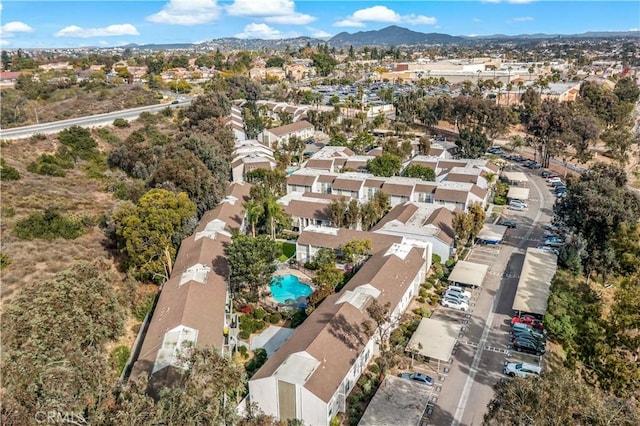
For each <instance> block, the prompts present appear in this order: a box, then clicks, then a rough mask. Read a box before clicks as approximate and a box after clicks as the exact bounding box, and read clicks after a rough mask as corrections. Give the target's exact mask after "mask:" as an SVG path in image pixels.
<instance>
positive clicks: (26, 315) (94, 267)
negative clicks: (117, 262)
mask: <svg viewBox="0 0 640 426" xmlns="http://www.w3.org/2000/svg"><path fill="white" fill-rule="evenodd" d="M110 270H111V267H110V265H109V264H108V263H107V262H104V261H94V262H92V263H88V262H78V263H76V264H75V265H73V267H72V268H71V269H68V270H64V271H62V272H59V273H57V274H56V275H55V276H54V277H53V278H51V279H49V280H37V279H36V280H35V281H33V282H31V283H29V284H27V285H25V286H24V287H23V288H22V289H21V290H20V292H19V293H18V294H17V295H16V296H15V297H14V298H13V299H12V300H11V301H10V302H8V303H5V305H4V309H3V311H4V312H3V318H2V346H3V348H2V349H3V350H2V372H3V388H4V391H5V395H4V396H3V407H2V415H3V423H4V422H5V421H7V420H8V419H11V421H9V422H8V423H7V424H31V423H32V422H33V419H34V418H36V417H34V416H35V414H36V412H37V411H40V412H47V411H60V412H74V413H88V412H91V411H93V410H94V409H96V408H97V406H98V405H99V404H100V403H101V402H102V401H104V400H105V397H106V396H107V395H106V392H107V391H108V389H109V387H110V384H111V383H113V379H114V377H108V376H107V374H106V372H108V371H110V369H109V366H108V361H107V357H106V356H105V353H104V351H105V350H106V349H105V345H106V344H108V343H110V342H113V341H114V340H116V339H118V338H119V337H120V336H121V335H122V334H123V332H124V318H125V315H124V311H123V309H122V306H121V305H120V303H119V302H118V296H117V293H116V292H115V290H114V288H113V286H112V285H111V282H113V281H114V279H115V277H114V276H112V275H111V272H110Z"/></svg>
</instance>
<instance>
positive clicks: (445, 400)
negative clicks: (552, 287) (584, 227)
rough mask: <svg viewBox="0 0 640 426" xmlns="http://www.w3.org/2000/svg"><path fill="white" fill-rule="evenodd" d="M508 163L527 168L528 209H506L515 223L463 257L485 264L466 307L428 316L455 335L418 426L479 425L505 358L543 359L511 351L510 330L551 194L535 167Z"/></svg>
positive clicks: (506, 215) (548, 211)
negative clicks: (498, 240)
mask: <svg viewBox="0 0 640 426" xmlns="http://www.w3.org/2000/svg"><path fill="white" fill-rule="evenodd" d="M513 167H514V168H515V169H516V170H519V171H524V172H526V173H527V175H528V177H529V179H530V189H531V197H530V198H529V200H528V201H527V204H528V208H527V209H525V210H523V211H514V210H509V209H505V210H504V213H503V215H502V219H503V220H512V221H514V222H516V223H517V227H516V228H513V229H508V230H507V233H506V235H505V239H504V241H503V242H502V244H499V245H476V246H474V247H473V248H472V249H471V251H470V253H469V254H468V256H467V257H466V259H465V260H468V261H470V262H474V263H479V264H483V265H488V266H489V271H488V274H487V276H486V278H485V280H484V283H483V286H482V288H480V289H476V290H474V291H473V292H472V298H471V301H470V303H469V310H468V311H467V312H460V311H456V310H453V309H446V308H439V309H438V310H437V311H436V312H435V313H434V315H433V318H436V319H440V320H444V321H451V322H455V323H456V324H459V325H460V334H459V338H458V344H457V345H456V348H455V350H454V352H453V354H452V357H451V360H450V361H449V365H448V366H446V372H444V375H443V376H442V378H443V379H444V380H442V381H440V382H439V389H438V390H437V392H435V391H434V395H433V398H432V401H433V402H432V406H431V407H430V408H429V409H428V410H427V414H428V415H427V416H426V417H425V419H426V422H425V423H423V424H433V425H443V424H452V425H458V424H464V425H480V424H482V420H483V414H484V412H485V411H486V407H487V404H488V403H489V401H490V399H491V397H492V396H493V386H494V385H495V383H497V381H498V380H500V379H503V378H505V376H504V374H503V369H504V365H505V362H527V363H532V364H536V365H540V364H541V363H543V361H544V357H539V356H536V355H531V354H527V353H520V352H516V351H514V350H513V349H512V348H511V346H510V331H511V318H512V315H513V310H512V306H513V301H514V298H515V293H516V289H517V285H518V280H519V278H520V272H521V270H522V265H523V262H524V254H525V252H526V248H527V247H536V246H537V245H539V244H541V242H544V241H545V237H544V231H545V230H544V228H543V226H542V225H543V224H545V223H548V222H550V220H551V218H552V217H553V213H552V206H553V202H554V200H555V197H554V195H553V193H552V192H551V191H550V190H549V187H548V186H547V185H546V182H545V180H544V179H543V178H542V177H541V176H540V171H539V170H536V169H526V168H524V167H521V166H519V165H515V166H513Z"/></svg>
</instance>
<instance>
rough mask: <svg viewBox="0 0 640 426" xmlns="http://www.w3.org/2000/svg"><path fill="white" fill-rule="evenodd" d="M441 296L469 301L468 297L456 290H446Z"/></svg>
mask: <svg viewBox="0 0 640 426" xmlns="http://www.w3.org/2000/svg"><path fill="white" fill-rule="evenodd" d="M442 297H444V298H446V299H455V300H459V301H460V302H464V303H469V298H468V297H466V296H465V295H464V294H462V293H456V292H451V291H448V290H447V291H445V292H444V294H443V295H442Z"/></svg>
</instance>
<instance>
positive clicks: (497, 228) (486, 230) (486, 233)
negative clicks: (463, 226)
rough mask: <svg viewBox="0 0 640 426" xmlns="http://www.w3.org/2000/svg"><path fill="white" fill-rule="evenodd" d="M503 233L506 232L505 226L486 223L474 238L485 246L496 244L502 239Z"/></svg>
mask: <svg viewBox="0 0 640 426" xmlns="http://www.w3.org/2000/svg"><path fill="white" fill-rule="evenodd" d="M505 232H507V227H506V226H503V225H494V224H492V223H487V224H485V225H484V226H483V227H482V230H481V231H480V233H479V234H478V236H477V237H476V238H477V239H478V240H479V241H484V242H486V243H487V244H498V243H500V242H501V241H502V240H503V239H504V234H505Z"/></svg>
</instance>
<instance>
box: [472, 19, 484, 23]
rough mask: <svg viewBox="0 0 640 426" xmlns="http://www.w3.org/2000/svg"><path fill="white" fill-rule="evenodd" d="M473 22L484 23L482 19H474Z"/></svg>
mask: <svg viewBox="0 0 640 426" xmlns="http://www.w3.org/2000/svg"><path fill="white" fill-rule="evenodd" d="M471 22H476V23H477V22H482V19H480V18H473V19H472V20H471Z"/></svg>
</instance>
